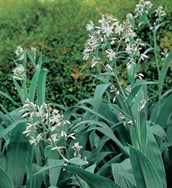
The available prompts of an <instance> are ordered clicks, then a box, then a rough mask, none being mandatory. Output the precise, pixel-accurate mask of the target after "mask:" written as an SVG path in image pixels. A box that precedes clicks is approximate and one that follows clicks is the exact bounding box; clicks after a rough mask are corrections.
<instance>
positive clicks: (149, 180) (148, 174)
mask: <svg viewBox="0 0 172 188" xmlns="http://www.w3.org/2000/svg"><path fill="white" fill-rule="evenodd" d="M130 160H131V165H132V167H133V172H134V177H135V180H136V185H137V186H136V187H138V188H152V187H156V188H162V187H163V184H162V181H161V177H160V176H159V175H158V173H157V171H156V169H155V167H154V166H153V164H152V163H151V161H150V160H149V159H148V158H147V157H146V156H145V155H144V154H143V153H142V152H141V151H139V150H138V149H136V148H134V147H130Z"/></svg>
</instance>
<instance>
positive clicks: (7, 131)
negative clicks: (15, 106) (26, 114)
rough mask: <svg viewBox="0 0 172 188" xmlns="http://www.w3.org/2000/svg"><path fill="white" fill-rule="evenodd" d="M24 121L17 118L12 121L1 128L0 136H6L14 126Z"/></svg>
mask: <svg viewBox="0 0 172 188" xmlns="http://www.w3.org/2000/svg"><path fill="white" fill-rule="evenodd" d="M22 123H24V121H23V120H18V121H16V122H14V123H12V124H11V125H10V126H8V127H7V128H6V129H5V130H3V131H2V132H1V133H0V138H2V137H4V136H6V135H7V134H8V133H10V132H11V131H12V130H13V129H14V128H15V127H16V126H20V124H22Z"/></svg>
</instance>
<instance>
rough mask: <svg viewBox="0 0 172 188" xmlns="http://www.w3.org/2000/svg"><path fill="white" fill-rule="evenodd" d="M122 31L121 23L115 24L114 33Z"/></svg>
mask: <svg viewBox="0 0 172 188" xmlns="http://www.w3.org/2000/svg"><path fill="white" fill-rule="evenodd" d="M123 31H124V28H123V27H122V24H117V25H116V27H115V33H116V34H118V35H120V34H121V33H122V32H123Z"/></svg>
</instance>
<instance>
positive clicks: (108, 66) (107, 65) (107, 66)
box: [106, 64, 114, 71]
mask: <svg viewBox="0 0 172 188" xmlns="http://www.w3.org/2000/svg"><path fill="white" fill-rule="evenodd" d="M106 68H107V69H109V70H110V71H113V70H114V69H113V68H112V67H111V66H110V65H109V64H106Z"/></svg>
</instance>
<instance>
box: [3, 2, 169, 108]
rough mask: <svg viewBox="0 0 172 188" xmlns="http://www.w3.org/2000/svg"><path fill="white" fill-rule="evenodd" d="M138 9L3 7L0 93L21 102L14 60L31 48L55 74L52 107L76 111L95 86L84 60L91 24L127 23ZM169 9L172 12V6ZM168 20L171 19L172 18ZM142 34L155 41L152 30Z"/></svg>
mask: <svg viewBox="0 0 172 188" xmlns="http://www.w3.org/2000/svg"><path fill="white" fill-rule="evenodd" d="M14 3H15V8H13V7H14ZM135 3H136V1H134V0H133V1H130V2H128V1H124V2H123V3H122V4H121V3H119V1H116V3H113V4H111V2H110V1H103V2H102V3H98V2H97V1H96V0H95V1H90V2H89V1H82V2H81V1H78V0H75V1H73V2H72V3H69V2H68V1H67V0H66V1H54V2H51V3H48V1H47V2H45V3H40V2H38V1H19V0H18V1H16V2H11V5H8V6H7V7H6V5H5V3H3V2H2V6H4V10H3V14H2V16H1V22H0V28H1V32H0V54H1V55H0V81H1V85H0V90H2V91H5V92H8V93H9V94H10V95H13V96H14V98H15V100H16V101H18V99H17V96H16V91H14V90H13V89H12V87H11V78H10V77H9V74H10V73H11V72H10V71H11V68H12V67H13V66H14V65H13V63H12V59H11V57H13V56H14V55H13V52H14V50H15V49H16V47H17V46H18V45H22V46H24V47H26V48H29V47H31V46H34V47H36V48H37V50H38V51H42V52H43V54H44V61H45V66H46V67H47V68H48V70H49V72H48V74H49V76H48V80H47V86H48V87H47V88H48V91H47V98H48V99H49V100H50V101H52V102H57V103H63V104H64V103H65V102H67V104H68V105H72V104H73V103H74V101H75V99H74V98H75V97H76V98H77V99H82V98H84V97H87V96H90V94H91V93H92V91H93V89H94V86H95V84H94V83H93V78H92V77H91V76H90V75H89V74H91V73H95V71H94V70H91V69H90V68H88V66H87V65H88V64H90V62H86V61H83V59H82V57H83V49H84V41H85V39H86V34H87V32H86V30H85V26H86V23H88V21H89V20H93V21H96V20H97V18H98V17H99V16H100V15H101V14H102V13H106V12H109V13H111V14H115V15H116V16H117V17H118V18H120V19H123V18H124V17H125V15H126V14H127V13H128V11H132V10H133V8H134V5H135ZM160 3H161V4H162V3H163V2H161V1H159V2H158V3H157V6H158V4H160ZM164 6H165V9H166V10H169V12H170V6H168V2H166V4H164ZM22 7H25V8H22ZM106 7H108V8H106ZM126 7H127V9H126ZM9 12H10V14H9ZM168 19H171V17H170V14H169V17H168ZM171 30H172V28H170V27H169V26H168V27H166V26H164V27H163V28H162V29H161V31H160V35H159V43H161V47H162V48H164V47H167V48H169V46H170V44H171V41H170V40H171ZM138 32H140V33H142V38H143V39H147V38H148V39H149V38H151V37H152V35H151V34H150V32H149V31H147V28H143V29H142V30H140V31H138ZM150 62H151V59H150ZM153 63H154V62H151V64H153ZM143 67H144V70H146V71H145V72H146V74H147V75H148V76H150V78H152V76H155V77H154V78H156V75H155V74H152V72H153V71H154V69H153V68H151V69H150V66H149V65H148V64H144V65H143ZM119 71H120V72H121V83H123V81H124V80H123V78H124V77H125V75H126V73H125V71H123V70H122V68H120V66H119ZM169 76H170V73H169ZM167 82H168V83H171V79H170V77H167ZM71 95H72V96H73V97H71ZM0 97H1V96H0ZM0 99H2V97H1V98H0ZM2 104H3V105H5V106H6V107H8V108H10V106H11V104H10V103H9V101H7V100H2Z"/></svg>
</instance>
